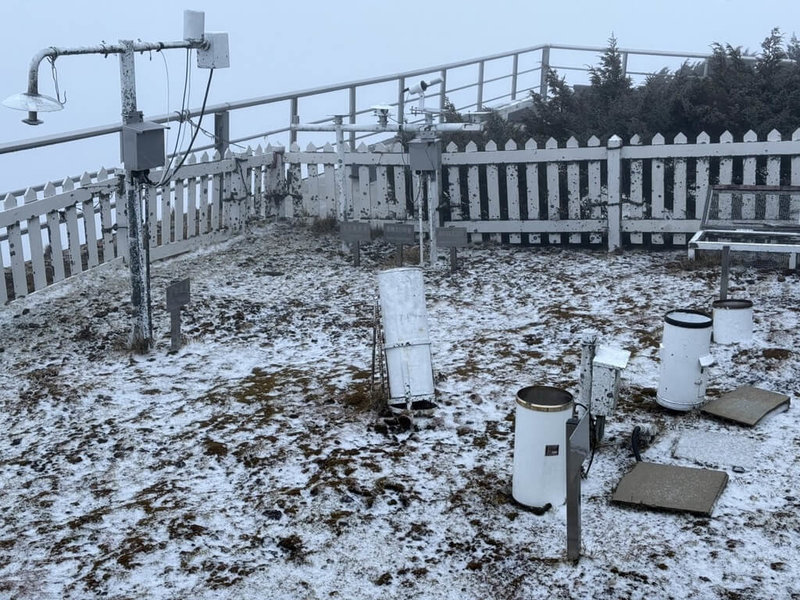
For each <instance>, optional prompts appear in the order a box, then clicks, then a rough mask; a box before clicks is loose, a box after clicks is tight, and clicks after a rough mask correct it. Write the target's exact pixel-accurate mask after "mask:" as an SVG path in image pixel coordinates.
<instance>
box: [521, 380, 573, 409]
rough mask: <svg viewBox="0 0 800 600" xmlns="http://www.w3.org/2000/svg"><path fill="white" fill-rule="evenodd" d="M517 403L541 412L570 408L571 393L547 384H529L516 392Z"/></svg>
mask: <svg viewBox="0 0 800 600" xmlns="http://www.w3.org/2000/svg"><path fill="white" fill-rule="evenodd" d="M517 404H519V405H520V406H523V407H525V408H529V409H531V410H538V411H542V412H559V411H562V410H567V409H570V410H571V409H572V394H570V393H569V392H567V391H566V390H562V389H561V388H557V387H552V386H549V385H531V386H528V387H524V388H522V389H521V390H520V391H518V392H517Z"/></svg>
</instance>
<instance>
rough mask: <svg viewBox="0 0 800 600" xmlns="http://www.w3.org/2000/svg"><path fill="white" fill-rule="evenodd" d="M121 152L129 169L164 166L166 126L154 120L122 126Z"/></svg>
mask: <svg viewBox="0 0 800 600" xmlns="http://www.w3.org/2000/svg"><path fill="white" fill-rule="evenodd" d="M120 146H121V147H120V154H121V156H122V162H123V163H124V165H125V168H126V169H128V170H129V171H147V170H149V169H156V168H158V167H163V166H164V164H165V163H166V157H165V153H164V126H163V125H160V124H158V123H153V122H152V121H143V122H142V123H130V124H128V125H123V126H122V135H121V136H120Z"/></svg>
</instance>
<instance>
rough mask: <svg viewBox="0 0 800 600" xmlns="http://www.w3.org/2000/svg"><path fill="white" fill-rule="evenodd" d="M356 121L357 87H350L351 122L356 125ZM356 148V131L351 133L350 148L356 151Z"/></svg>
mask: <svg viewBox="0 0 800 600" xmlns="http://www.w3.org/2000/svg"><path fill="white" fill-rule="evenodd" d="M355 122H356V87H355V86H353V87H351V88H350V123H351V124H352V125H354V124H355ZM355 149H356V132H355V131H352V132H351V133H350V150H351V151H352V152H355Z"/></svg>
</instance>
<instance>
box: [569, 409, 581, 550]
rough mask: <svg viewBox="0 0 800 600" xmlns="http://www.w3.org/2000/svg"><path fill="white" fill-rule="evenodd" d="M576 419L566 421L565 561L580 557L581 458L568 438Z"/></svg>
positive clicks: (575, 425) (574, 428)
mask: <svg viewBox="0 0 800 600" xmlns="http://www.w3.org/2000/svg"><path fill="white" fill-rule="evenodd" d="M578 423H579V421H578V419H577V418H575V417H573V418H571V419H569V420H568V421H567V431H566V433H567V560H570V561H577V560H578V559H579V558H580V556H581V463H582V462H583V457H582V456H581V455H580V454H577V453H576V452H574V451H573V450H572V448H571V444H570V441H571V440H570V438H571V437H572V434H573V433H574V431H575V430H576V429H577V427H578Z"/></svg>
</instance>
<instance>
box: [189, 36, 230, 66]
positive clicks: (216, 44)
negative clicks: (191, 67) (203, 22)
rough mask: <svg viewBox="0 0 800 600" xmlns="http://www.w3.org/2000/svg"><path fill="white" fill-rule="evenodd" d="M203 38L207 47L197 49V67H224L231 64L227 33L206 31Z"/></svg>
mask: <svg viewBox="0 0 800 600" xmlns="http://www.w3.org/2000/svg"><path fill="white" fill-rule="evenodd" d="M203 39H204V40H205V41H206V42H208V48H198V49H197V68H198V69H226V68H228V67H230V66H231V58H230V52H229V50H228V34H227V33H215V32H210V33H206V34H205V35H204V36H203Z"/></svg>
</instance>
